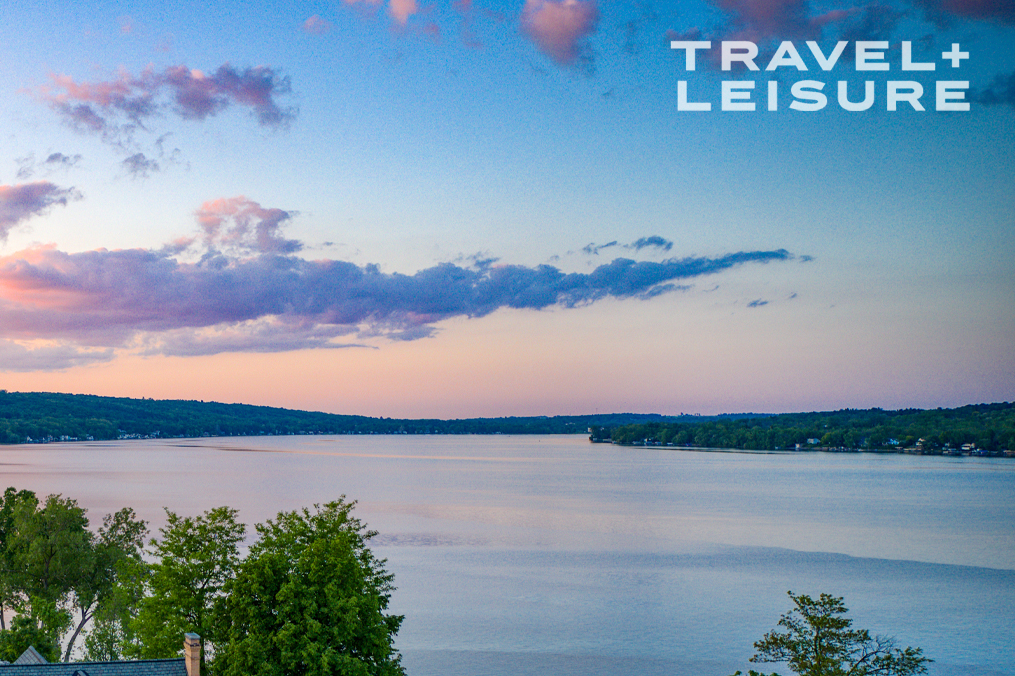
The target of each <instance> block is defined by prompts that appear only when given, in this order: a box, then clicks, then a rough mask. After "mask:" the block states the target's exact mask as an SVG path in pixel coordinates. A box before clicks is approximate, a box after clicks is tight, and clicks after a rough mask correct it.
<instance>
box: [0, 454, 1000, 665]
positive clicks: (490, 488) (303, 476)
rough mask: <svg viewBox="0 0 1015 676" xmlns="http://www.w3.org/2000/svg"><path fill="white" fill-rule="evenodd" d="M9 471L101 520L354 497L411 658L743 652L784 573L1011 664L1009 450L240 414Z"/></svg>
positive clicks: (782, 591) (548, 659)
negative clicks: (382, 432) (300, 430)
mask: <svg viewBox="0 0 1015 676" xmlns="http://www.w3.org/2000/svg"><path fill="white" fill-rule="evenodd" d="M0 474H2V483H3V484H4V486H7V485H11V486H16V487H17V488H27V489H31V490H34V491H35V492H36V493H38V494H40V495H47V494H49V493H61V494H64V495H66V496H68V497H72V498H75V499H77V500H78V502H79V503H80V504H81V505H82V506H84V507H87V508H88V510H89V516H90V517H91V520H92V523H93V525H94V524H97V523H99V522H101V517H102V515H103V514H105V513H107V512H110V511H115V510H116V509H119V508H120V507H123V506H131V507H134V508H135V509H136V510H137V511H138V513H139V514H140V515H141V516H142V517H143V518H145V519H148V520H150V521H151V522H152V524H153V529H154V528H158V527H159V526H160V525H162V524H163V523H164V513H163V511H162V508H163V506H165V507H169V508H170V509H172V510H173V511H176V512H178V513H180V514H182V515H192V514H197V513H200V512H201V511H203V510H206V509H209V508H211V507H216V506H219V505H229V506H231V507H235V508H237V509H239V510H240V517H241V519H242V520H243V521H245V522H246V523H247V524H249V525H252V524H254V523H256V522H259V521H263V520H265V519H267V518H270V517H273V516H274V515H275V514H276V513H277V512H278V511H280V510H290V509H296V508H299V507H303V506H310V505H312V504H313V503H315V502H327V501H329V500H333V499H335V498H337V497H338V496H339V495H343V494H344V495H346V496H347V497H348V498H349V499H354V500H357V501H358V506H357V509H356V514H357V516H358V517H359V518H361V519H362V520H363V521H365V522H366V523H367V524H368V525H369V527H370V528H372V529H375V530H377V531H379V532H380V535H379V536H378V537H377V538H375V539H374V540H373V541H372V542H373V549H374V551H375V552H376V553H377V554H378V555H379V556H381V557H384V558H386V559H387V560H388V569H389V570H390V571H391V572H393V573H394V574H395V585H396V586H397V591H395V592H394V594H393V596H392V610H393V611H394V612H396V613H401V614H404V615H405V616H406V619H405V623H404V624H403V627H402V630H401V631H400V632H399V635H398V639H397V645H398V647H399V649H400V650H401V651H402V653H403V655H404V664H405V666H406V669H407V673H408V674H409V675H410V676H486V675H489V676H527V675H530V674H532V675H535V674H563V675H568V676H570V675H573V676H620V675H629V674H631V675H639V676H641V675H646V676H656V675H658V676H662V675H664V674H665V675H667V676H672V675H677V676H680V675H686V676H728V675H729V674H731V673H732V672H733V671H734V670H736V669H743V670H745V671H746V669H747V668H748V667H750V666H753V665H750V664H749V663H748V662H747V659H748V658H749V657H750V656H751V654H752V653H753V650H752V643H753V642H754V641H755V640H757V639H759V638H760V637H761V636H762V635H763V634H764V633H765V632H766V631H768V630H770V629H772V628H774V627H775V624H776V622H777V621H778V618H779V616H780V615H781V614H782V613H783V612H785V611H787V610H788V609H789V607H790V605H791V602H790V601H789V598H788V597H787V596H786V592H787V590H792V591H794V592H796V593H806V594H810V595H815V596H816V595H817V594H819V593H821V592H828V593H832V594H835V595H837V596H844V597H845V601H846V605H847V606H848V607H849V608H850V617H852V618H853V619H854V620H855V623H856V626H858V627H860V628H866V629H870V630H871V631H872V633H884V634H891V635H894V636H896V637H897V639H898V641H899V644H900V645H902V646H906V645H913V646H920V647H922V648H923V649H924V653H925V654H926V655H928V656H929V657H931V658H933V659H934V660H935V663H934V664H932V665H931V666H930V674H932V675H934V676H1001V675H1006V676H1015V638H1013V634H1012V628H1013V627H1015V461H1012V460H1010V459H1003V458H944V457H918V456H907V455H874V454H826V453H734V452H691V451H678V450H673V449H667V448H659V447H655V448H625V447H616V446H611V445H603V444H595V445H593V444H590V443H589V442H588V441H587V439H586V438H585V437H580V436H535V437H530V436H332V437H327V436H319V437H245V438H205V439H186V440H151V441H121V442H88V443H74V444H48V445H31V446H6V447H0ZM761 666H766V665H761ZM770 666H771V667H773V668H778V667H781V666H782V665H770ZM773 668H769V669H767V670H768V671H772V670H773ZM777 670H779V671H781V673H783V674H787V673H788V670H786V669H785V668H782V669H777Z"/></svg>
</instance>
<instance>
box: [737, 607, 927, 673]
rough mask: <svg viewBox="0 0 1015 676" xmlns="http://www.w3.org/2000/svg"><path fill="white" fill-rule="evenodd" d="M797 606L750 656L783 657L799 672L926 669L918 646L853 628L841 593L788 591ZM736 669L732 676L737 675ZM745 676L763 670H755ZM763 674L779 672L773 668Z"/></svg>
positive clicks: (763, 658)
mask: <svg viewBox="0 0 1015 676" xmlns="http://www.w3.org/2000/svg"><path fill="white" fill-rule="evenodd" d="M787 593H788V594H789V597H790V598H791V599H792V600H793V603H794V605H795V606H796V607H795V608H793V609H792V610H790V611H789V612H788V613H785V614H783V616H782V617H781V618H779V626H780V627H783V629H784V631H779V630H774V631H770V632H768V633H767V634H765V636H764V637H763V638H762V639H761V640H760V641H757V642H755V644H754V649H755V650H756V651H757V652H756V653H755V654H754V656H753V657H752V658H751V662H786V663H787V664H788V665H789V668H790V669H792V670H793V673H795V674H798V675H799V676H915V675H916V674H925V673H927V667H926V665H927V663H928V662H932V661H933V660H931V659H928V658H926V657H924V656H923V650H921V649H920V648H905V649H899V648H897V647H896V645H895V639H893V638H890V637H886V636H874V637H871V635H870V632H869V631H867V630H866V629H853V628H852V626H853V620H851V619H849V618H847V617H845V614H846V612H848V610H847V608H846V606H845V605H844V604H843V602H842V601H843V599H842V597H836V596H831V595H829V594H822V595H821V596H819V597H818V599H817V600H815V599H812V598H811V597H810V596H807V595H806V594H794V593H793V592H787ZM739 674H740V672H739V671H738V672H736V674H734V676H738V675H739ZM748 674H749V676H766V675H765V674H762V673H759V672H757V671H754V670H753V669H752V670H751V671H750V672H748ZM767 676H778V674H771V675H767Z"/></svg>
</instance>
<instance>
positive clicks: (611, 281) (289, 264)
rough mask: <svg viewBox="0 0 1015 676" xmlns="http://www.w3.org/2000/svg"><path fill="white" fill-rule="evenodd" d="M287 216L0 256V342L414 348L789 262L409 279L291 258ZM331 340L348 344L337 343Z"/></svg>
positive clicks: (767, 257)
mask: <svg viewBox="0 0 1015 676" xmlns="http://www.w3.org/2000/svg"><path fill="white" fill-rule="evenodd" d="M291 217H292V212H288V211H284V210H281V209H268V208H264V207H261V206H260V205H259V204H257V203H256V202H254V201H252V200H249V199H247V198H243V197H237V198H229V199H222V200H213V201H210V202H207V203H205V204H204V205H202V207H201V209H199V210H198V211H197V220H198V222H199V225H200V232H199V233H198V234H197V235H195V236H194V237H190V238H183V239H182V240H179V241H178V242H174V243H172V244H169V245H167V246H165V247H163V248H162V249H159V250H144V249H131V250H117V251H108V250H105V249H100V250H96V251H86V252H80V253H67V252H63V251H59V250H57V249H56V248H55V247H54V246H41V247H34V248H30V249H26V250H23V251H19V252H17V253H15V254H12V255H10V256H5V257H0V327H2V328H0V338H5V339H8V340H38V339H45V340H55V341H63V343H65V344H69V345H79V346H88V347H89V348H93V347H106V348H127V349H133V350H140V351H143V352H144V353H146V354H153V353H159V354H210V353H214V352H223V351H280V350H294V349H308V348H333V347H345V346H350V345H356V344H358V343H357V341H361V340H363V339H364V338H367V337H374V336H382V337H387V338H389V339H392V340H415V339H419V338H422V337H426V336H430V335H433V333H434V331H435V330H436V329H435V324H436V323H438V322H440V321H442V320H445V319H449V318H452V317H483V316H486V315H488V314H490V313H492V312H495V311H497V310H498V309H501V308H517V309H531V310H539V309H544V308H548V307H552V306H558V307H564V308H574V307H578V306H582V305H588V304H591V303H595V302H596V301H599V300H601V299H604V298H608V297H612V298H621V299H623V298H641V299H648V298H652V297H654V296H657V295H660V294H663V293H667V292H672V291H675V290H678V289H681V288H688V287H686V286H678V285H677V284H678V283H679V282H686V281H689V280H692V279H694V278H697V277H703V276H708V275H715V274H718V273H721V272H723V271H724V270H728V269H731V268H733V267H737V266H742V265H748V264H763V263H769V262H779V261H786V260H790V259H792V258H794V256H793V255H792V254H790V253H789V252H787V251H785V250H782V249H778V250H773V251H745V252H737V253H728V254H724V255H721V256H716V257H686V258H670V259H667V260H663V261H658V262H650V261H636V260H632V259H628V258H616V259H614V260H613V261H611V262H609V263H606V264H603V265H600V266H598V267H596V268H595V269H594V270H592V271H591V272H589V273H574V272H565V271H562V270H560V269H559V268H557V267H555V266H551V265H538V266H535V267H528V266H522V265H509V264H501V263H499V262H498V261H496V260H495V259H492V258H482V259H476V260H475V261H474V262H472V263H471V264H455V263H441V264H438V265H435V266H433V267H430V268H426V269H423V270H420V271H418V272H416V273H414V274H411V275H408V274H401V273H397V272H393V273H386V272H383V271H382V270H381V269H380V267H379V266H377V265H363V266H361V265H356V264H354V263H351V262H346V261H341V260H306V259H303V258H300V257H297V256H295V255H293V252H295V251H297V250H298V249H299V248H300V246H301V244H300V243H299V242H298V241H296V240H290V239H285V238H283V237H282V236H281V234H280V228H281V226H282V225H283V224H285V223H286V222H288V221H289V220H290V219H291ZM343 336H347V337H350V338H351V339H352V340H351V341H350V340H344V341H337V340H336V339H338V338H340V337H343Z"/></svg>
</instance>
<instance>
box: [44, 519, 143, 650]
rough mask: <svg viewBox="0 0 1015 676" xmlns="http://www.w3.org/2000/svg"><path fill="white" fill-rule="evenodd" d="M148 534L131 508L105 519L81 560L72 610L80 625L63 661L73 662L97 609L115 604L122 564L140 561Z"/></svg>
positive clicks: (70, 641)
mask: <svg viewBox="0 0 1015 676" xmlns="http://www.w3.org/2000/svg"><path fill="white" fill-rule="evenodd" d="M147 535H148V526H147V524H146V523H145V522H144V521H143V520H141V519H138V518H137V515H136V514H135V513H134V510H133V509H131V508H130V507H124V508H123V509H121V510H120V511H118V512H116V513H115V514H107V515H106V516H105V518H103V520H102V527H101V528H99V532H98V536H97V537H96V538H95V539H94V540H93V541H92V543H91V545H92V546H91V551H90V552H89V556H87V557H86V558H84V559H83V560H82V572H81V576H80V579H79V581H78V584H77V585H76V587H75V588H74V599H73V608H74V610H75V612H77V613H78V623H77V626H75V628H74V632H73V633H72V634H71V636H70V640H69V641H68V642H67V649H66V651H65V652H64V656H63V661H64V662H68V661H70V655H71V651H72V650H73V649H74V642H75V641H76V640H77V637H78V635H79V634H80V633H81V630H82V629H83V628H84V626H85V624H87V623H88V621H89V620H91V619H92V618H93V617H94V616H95V613H96V611H97V609H98V607H99V606H100V605H109V604H112V603H114V598H113V597H114V590H115V587H116V585H117V573H118V571H119V570H120V568H121V566H120V563H121V562H122V561H124V560H125V559H133V560H139V559H140V557H141V549H142V548H143V547H144V540H145V537H146V536H147Z"/></svg>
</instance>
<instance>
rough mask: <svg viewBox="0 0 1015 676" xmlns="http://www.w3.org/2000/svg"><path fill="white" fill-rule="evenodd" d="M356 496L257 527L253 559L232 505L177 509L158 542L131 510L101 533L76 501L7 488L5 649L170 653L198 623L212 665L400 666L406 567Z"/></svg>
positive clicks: (313, 673)
mask: <svg viewBox="0 0 1015 676" xmlns="http://www.w3.org/2000/svg"><path fill="white" fill-rule="evenodd" d="M354 505H355V503H354V502H349V501H346V500H345V498H344V496H343V497H341V498H339V499H338V500H336V501H334V502H330V503H328V504H325V505H315V506H314V508H313V509H302V510H297V511H292V512H281V513H279V514H278V516H277V517H276V518H275V519H270V520H268V521H266V522H265V523H262V524H258V525H257V526H255V530H256V533H257V539H256V541H255V542H254V543H253V544H251V545H250V547H249V549H248V551H247V553H246V555H245V556H241V553H240V545H241V543H242V542H244V539H245V536H246V526H245V525H244V524H242V523H241V522H239V521H238V519H237V516H238V515H237V512H236V510H234V509H230V508H228V507H218V508H215V509H211V510H208V511H206V512H204V513H203V514H201V515H199V516H196V517H186V516H180V515H178V514H176V513H175V512H172V511H170V510H168V509H167V510H166V525H165V526H164V527H163V528H161V529H159V536H158V537H154V538H151V539H148V535H149V531H148V526H147V523H146V522H145V521H144V520H142V519H139V518H138V517H137V515H136V514H135V513H134V511H133V510H132V509H130V508H124V509H121V510H120V511H118V512H116V513H114V514H109V515H107V516H106V517H105V518H103V521H102V525H101V526H100V527H99V528H98V529H96V530H95V531H92V530H91V529H90V528H89V525H90V524H89V520H88V517H87V514H86V510H85V509H84V508H82V507H81V506H80V505H78V504H77V502H76V501H74V500H73V499H70V498H65V497H63V496H60V495H50V496H48V497H47V498H45V499H44V500H40V499H39V498H38V497H37V496H36V495H35V494H34V493H33V492H31V491H26V490H17V489H15V488H8V489H7V490H6V491H5V492H4V494H3V500H2V503H0V659H2V660H6V661H8V662H12V661H14V660H15V659H17V657H18V656H19V655H20V654H21V653H22V652H23V651H24V650H25V649H26V648H28V646H34V647H35V649H36V650H38V651H39V652H40V653H41V654H42V655H43V656H44V657H45V658H46V659H47V660H49V661H51V662H55V661H59V660H63V661H70V660H71V659H72V658H75V657H78V656H80V657H81V659H82V660H83V661H110V660H119V659H157V658H169V657H176V656H177V655H178V654H179V653H180V652H181V649H182V645H183V636H184V634H185V633H188V632H193V633H196V634H198V635H199V636H200V637H201V639H202V651H201V655H202V666H201V672H202V674H215V675H222V676H245V675H247V674H253V673H258V674H267V675H269V676H289V675H295V674H300V675H306V676H337V675H349V676H352V675H357V676H402V675H404V671H403V669H402V667H401V663H400V661H401V656H400V655H399V653H398V652H397V650H396V649H395V647H394V637H395V634H396V633H397V632H398V629H399V626H400V625H401V623H402V619H403V618H402V616H400V615H392V614H389V613H388V612H387V610H388V604H389V599H390V595H391V592H392V591H393V589H394V586H393V580H394V578H393V576H392V575H391V574H390V573H388V572H387V571H386V570H385V567H384V566H385V561H384V560H382V559H377V558H376V557H375V556H374V555H373V553H372V552H371V551H370V549H369V547H368V542H369V540H370V539H371V538H372V537H374V536H375V535H376V532H374V531H371V530H368V529H367V528H366V527H365V525H364V524H363V523H362V522H360V521H359V519H357V518H355V517H354V516H353V515H352V510H353V507H354ZM5 615H8V616H9V615H12V616H13V619H12V620H11V621H10V623H9V625H8V623H7V622H6V619H4V616H5ZM82 636H84V639H83V641H81V640H80V639H81V637H82ZM75 648H78V649H77V650H75Z"/></svg>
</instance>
